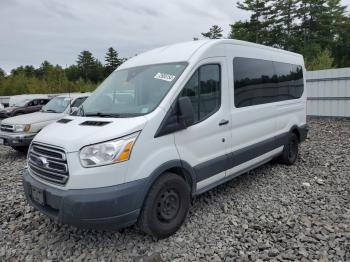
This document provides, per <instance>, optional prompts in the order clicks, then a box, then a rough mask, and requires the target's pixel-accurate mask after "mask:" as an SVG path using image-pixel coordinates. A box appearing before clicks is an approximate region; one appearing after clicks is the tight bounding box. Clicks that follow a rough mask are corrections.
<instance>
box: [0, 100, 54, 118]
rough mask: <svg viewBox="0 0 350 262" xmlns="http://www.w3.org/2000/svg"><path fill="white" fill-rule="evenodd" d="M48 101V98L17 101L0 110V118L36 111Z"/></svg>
mask: <svg viewBox="0 0 350 262" xmlns="http://www.w3.org/2000/svg"><path fill="white" fill-rule="evenodd" d="M49 101H50V99H49V98H34V99H24V100H20V101H17V102H16V103H15V104H14V105H12V106H10V107H7V108H4V109H2V110H1V111H0V119H4V118H8V117H13V116H18V115H23V114H28V113H34V112H37V111H39V110H40V109H41V108H42V107H43V106H44V105H46V104H47V102H49Z"/></svg>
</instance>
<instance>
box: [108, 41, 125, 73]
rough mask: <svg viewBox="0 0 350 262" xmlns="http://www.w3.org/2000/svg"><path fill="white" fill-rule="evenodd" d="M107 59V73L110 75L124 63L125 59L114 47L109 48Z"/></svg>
mask: <svg viewBox="0 0 350 262" xmlns="http://www.w3.org/2000/svg"><path fill="white" fill-rule="evenodd" d="M105 60H106V66H105V67H106V75H110V74H111V73H112V72H113V71H114V70H115V69H117V68H118V67H119V66H120V65H121V64H122V63H123V60H122V59H120V58H119V55H118V52H117V51H116V50H115V49H114V48H113V47H110V48H108V50H107V53H106V56H105Z"/></svg>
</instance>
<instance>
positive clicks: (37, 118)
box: [2, 112, 64, 125]
mask: <svg viewBox="0 0 350 262" xmlns="http://www.w3.org/2000/svg"><path fill="white" fill-rule="evenodd" d="M63 116H64V114H63V113H44V112H35V113H31V114H24V115H19V116H14V117H10V118H6V119H4V120H3V121H2V123H3V124H8V125H25V124H35V123H40V122H48V121H53V120H57V119H60V118H62V117H63Z"/></svg>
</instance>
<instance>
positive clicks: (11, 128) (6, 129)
mask: <svg viewBox="0 0 350 262" xmlns="http://www.w3.org/2000/svg"><path fill="white" fill-rule="evenodd" d="M0 130H1V131H3V132H15V127H14V125H6V124H2V125H1V126H0Z"/></svg>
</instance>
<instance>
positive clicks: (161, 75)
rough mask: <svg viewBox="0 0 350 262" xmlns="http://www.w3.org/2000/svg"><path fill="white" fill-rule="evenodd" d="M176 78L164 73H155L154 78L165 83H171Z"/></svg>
mask: <svg viewBox="0 0 350 262" xmlns="http://www.w3.org/2000/svg"><path fill="white" fill-rule="evenodd" d="M175 77H176V76H174V75H170V74H166V73H157V74H156V75H155V76H154V78H155V79H159V80H164V81H167V82H171V81H173V80H174V79H175Z"/></svg>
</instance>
